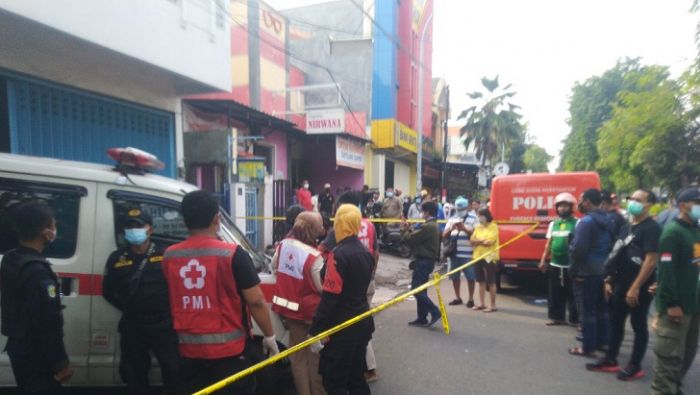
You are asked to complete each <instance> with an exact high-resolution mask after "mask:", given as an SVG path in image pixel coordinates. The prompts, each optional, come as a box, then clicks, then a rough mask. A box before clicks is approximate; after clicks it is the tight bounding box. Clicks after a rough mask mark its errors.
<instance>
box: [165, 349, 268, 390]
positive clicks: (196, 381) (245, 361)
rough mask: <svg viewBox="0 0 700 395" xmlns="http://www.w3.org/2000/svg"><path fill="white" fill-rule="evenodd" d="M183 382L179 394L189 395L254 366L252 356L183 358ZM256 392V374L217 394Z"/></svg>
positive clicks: (244, 354)
mask: <svg viewBox="0 0 700 395" xmlns="http://www.w3.org/2000/svg"><path fill="white" fill-rule="evenodd" d="M181 366H182V368H181V382H182V385H181V386H180V389H179V390H178V394H182V395H186V394H187V395H189V394H192V393H195V392H197V391H199V390H202V389H204V388H206V387H208V386H210V385H212V384H214V383H216V382H218V381H220V380H223V379H225V378H227V377H229V376H232V375H234V374H236V373H238V372H240V371H241V370H244V369H246V368H249V367H250V366H252V363H251V360H250V357H248V356H247V355H246V353H245V352H244V353H243V354H241V355H239V356H235V357H228V358H221V359H192V358H182V365H181ZM254 393H255V376H253V375H250V376H247V377H244V378H243V379H241V380H238V381H236V382H235V383H233V384H231V385H229V386H226V387H224V388H223V389H221V390H219V391H217V392H216V394H222V395H223V394H230V395H253V394H254Z"/></svg>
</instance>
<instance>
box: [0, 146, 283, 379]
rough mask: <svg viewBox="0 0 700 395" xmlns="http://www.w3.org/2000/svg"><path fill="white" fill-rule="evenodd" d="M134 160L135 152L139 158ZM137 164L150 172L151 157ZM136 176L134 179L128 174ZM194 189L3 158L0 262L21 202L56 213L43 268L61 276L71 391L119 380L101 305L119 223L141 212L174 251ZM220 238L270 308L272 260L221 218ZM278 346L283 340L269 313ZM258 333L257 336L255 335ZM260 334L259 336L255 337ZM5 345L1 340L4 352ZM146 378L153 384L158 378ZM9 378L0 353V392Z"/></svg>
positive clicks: (105, 306)
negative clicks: (253, 271)
mask: <svg viewBox="0 0 700 395" xmlns="http://www.w3.org/2000/svg"><path fill="white" fill-rule="evenodd" d="M136 152H138V151H136ZM139 158H140V159H144V161H140V160H137V161H135V162H137V163H135V164H137V165H144V166H147V165H148V162H149V160H150V159H149V156H141V157H139ZM132 173H133V172H132ZM195 189H197V187H195V186H193V185H190V184H186V183H183V182H179V181H176V180H173V179H170V178H165V177H161V176H156V175H153V174H149V173H148V172H143V174H129V173H127V172H125V171H123V170H116V167H110V166H107V165H99V164H92V163H83V162H71V161H64V160H58V159H47V158H38V157H30V156H21V155H13V154H0V258H1V257H2V253H3V252H4V251H8V250H10V249H12V248H14V247H16V245H15V243H16V237H15V235H14V234H13V233H12V226H11V224H10V223H9V221H10V218H9V217H10V216H9V213H10V211H11V210H12V207H13V206H14V205H16V204H18V203H21V202H23V201H27V200H32V199H39V200H42V201H45V202H46V203H47V204H48V205H49V206H51V207H52V208H53V210H54V212H55V216H56V220H57V226H58V237H57V239H56V241H55V242H53V243H52V244H51V245H50V246H49V247H48V249H47V250H46V254H47V257H48V260H49V261H50V262H51V263H52V264H53V269H54V271H55V272H56V273H57V274H58V276H59V278H60V284H61V292H62V294H63V299H62V302H63V304H64V305H65V306H66V308H65V309H64V310H63V314H64V321H65V326H64V332H65V338H64V341H65V344H66V349H67V351H68V354H69V358H70V361H71V363H72V364H73V366H74V367H75V369H76V370H75V375H74V377H73V378H72V380H71V381H70V384H69V385H75V386H110V385H118V384H120V383H121V380H120V377H119V371H118V366H119V333H118V332H117V322H118V321H119V317H120V313H119V312H118V311H117V310H116V309H115V308H114V307H112V306H111V305H110V304H109V303H107V302H106V301H105V300H104V298H103V297H102V277H103V273H104V268H105V262H106V260H107V257H108V256H109V254H110V253H111V252H112V251H114V250H115V249H117V248H118V247H119V246H124V245H125V242H124V240H123V237H122V236H121V233H122V232H121V230H122V229H121V228H120V227H121V226H122V223H121V222H122V220H121V219H122V218H124V217H125V215H126V213H127V211H128V210H130V209H132V208H136V207H138V208H140V209H141V210H143V211H145V212H147V213H149V214H150V215H151V217H152V218H153V240H154V241H155V242H156V243H159V244H162V245H165V246H167V245H171V244H174V243H176V242H178V241H181V240H183V239H184V238H185V237H186V236H187V230H186V228H185V225H184V222H183V219H182V216H181V214H180V202H181V201H182V198H183V196H184V195H185V194H186V193H187V192H190V191H193V190H195ZM222 214H223V215H222V217H223V224H222V228H221V233H220V236H221V237H222V238H223V239H224V240H226V241H230V242H235V243H237V244H239V245H240V246H242V247H243V248H244V249H245V250H246V251H247V252H248V253H249V254H250V256H251V257H252V259H253V262H255V265H256V267H257V269H258V271H259V273H260V279H261V281H262V288H263V292H264V293H265V295H266V297H267V298H268V300H270V298H271V291H272V288H273V287H274V276H273V275H272V274H270V271H269V259H266V258H265V257H264V256H263V255H262V254H260V253H259V252H257V251H255V249H254V248H253V246H252V245H251V244H250V242H249V241H248V240H247V239H246V238H245V236H244V235H243V234H242V233H241V232H240V231H239V230H238V229H237V228H236V226H235V225H234V223H233V221H232V220H231V219H230V218H229V216H228V215H227V214H226V213H224V212H223V211H222ZM273 324H274V325H275V333H277V338H278V339H285V338H286V337H287V335H286V331H285V329H284V327H283V326H282V323H281V321H280V320H279V318H278V317H276V316H275V315H274V313H273ZM256 330H257V328H256ZM257 333H259V330H257ZM5 343H6V339H0V347H3V348H4V344H5ZM153 365H154V366H156V368H154V369H152V370H151V379H152V382H159V381H160V372H159V371H158V369H157V364H156V363H155V360H154V364H153ZM13 385H14V377H13V374H12V369H11V367H10V361H9V358H8V356H7V353H6V352H2V353H0V386H13Z"/></svg>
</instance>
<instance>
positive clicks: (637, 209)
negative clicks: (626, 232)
mask: <svg viewBox="0 0 700 395" xmlns="http://www.w3.org/2000/svg"><path fill="white" fill-rule="evenodd" d="M627 211H629V213H630V214H632V215H634V216H635V217H637V216H639V215H641V214H642V213H643V212H644V205H643V204H642V203H639V202H637V201H634V200H633V201H631V202H629V204H628V205H627Z"/></svg>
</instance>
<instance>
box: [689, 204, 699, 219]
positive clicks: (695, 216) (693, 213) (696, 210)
mask: <svg viewBox="0 0 700 395" xmlns="http://www.w3.org/2000/svg"><path fill="white" fill-rule="evenodd" d="M690 218H691V219H692V220H693V221H695V222H698V221H700V204H694V205H693V208H692V209H690Z"/></svg>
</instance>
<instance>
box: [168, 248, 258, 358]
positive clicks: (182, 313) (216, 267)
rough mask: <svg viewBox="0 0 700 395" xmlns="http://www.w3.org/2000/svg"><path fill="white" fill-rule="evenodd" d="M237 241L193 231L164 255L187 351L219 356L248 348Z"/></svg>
mask: <svg viewBox="0 0 700 395" xmlns="http://www.w3.org/2000/svg"><path fill="white" fill-rule="evenodd" d="M236 247H237V245H236V244H232V243H225V242H222V241H219V240H217V239H215V238H213V237H209V236H192V237H190V238H188V239H187V240H185V241H183V242H181V243H178V244H175V245H173V246H172V247H170V248H168V249H167V250H166V251H165V254H164V255H163V271H164V272H165V279H166V280H167V282H168V291H169V293H170V311H171V312H172V316H173V326H174V328H175V331H176V332H177V335H178V338H179V342H180V355H182V356H183V357H187V358H198V359H219V358H225V357H231V356H236V355H240V354H241V353H243V349H244V348H245V342H246V329H245V328H246V326H244V324H243V306H242V304H243V300H242V299H241V296H240V295H239V294H238V290H237V289H236V280H235V278H234V277H233V267H232V263H231V262H232V260H233V255H234V254H235V252H236Z"/></svg>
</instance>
